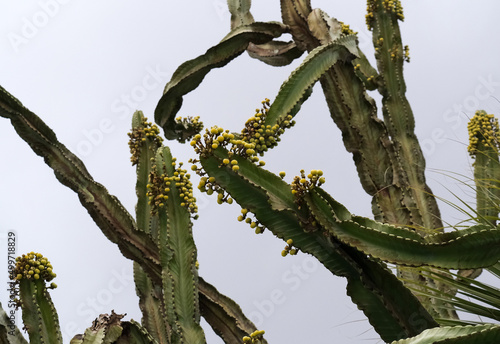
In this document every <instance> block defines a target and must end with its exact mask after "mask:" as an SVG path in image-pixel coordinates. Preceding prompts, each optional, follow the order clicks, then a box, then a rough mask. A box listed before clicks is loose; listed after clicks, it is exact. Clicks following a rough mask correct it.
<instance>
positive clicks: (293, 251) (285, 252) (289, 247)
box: [281, 239, 299, 257]
mask: <svg viewBox="0 0 500 344" xmlns="http://www.w3.org/2000/svg"><path fill="white" fill-rule="evenodd" d="M292 245H293V240H292V239H288V240H287V241H286V246H285V249H284V250H283V251H281V256H283V257H286V256H287V255H288V254H290V255H292V256H294V255H296V254H297V252H298V251H299V250H298V249H297V248H293V246H292Z"/></svg>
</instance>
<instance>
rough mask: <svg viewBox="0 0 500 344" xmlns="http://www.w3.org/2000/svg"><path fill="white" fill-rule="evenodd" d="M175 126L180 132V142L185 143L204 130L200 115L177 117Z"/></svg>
mask: <svg viewBox="0 0 500 344" xmlns="http://www.w3.org/2000/svg"><path fill="white" fill-rule="evenodd" d="M175 127H176V129H177V130H178V132H179V137H178V138H177V139H178V140H179V142H181V143H184V142H186V141H187V140H190V139H192V138H193V136H195V135H196V134H199V133H200V132H201V131H202V130H203V122H202V121H200V116H196V117H191V116H188V117H184V118H182V117H177V118H176V119H175Z"/></svg>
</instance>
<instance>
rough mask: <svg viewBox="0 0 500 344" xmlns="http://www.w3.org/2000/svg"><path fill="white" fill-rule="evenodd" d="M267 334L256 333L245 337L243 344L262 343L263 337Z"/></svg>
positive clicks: (259, 331)
mask: <svg viewBox="0 0 500 344" xmlns="http://www.w3.org/2000/svg"><path fill="white" fill-rule="evenodd" d="M264 333H266V331H264V330H257V331H254V332H253V333H252V334H250V336H245V337H243V343H248V344H259V343H261V339H262V336H263V335H264Z"/></svg>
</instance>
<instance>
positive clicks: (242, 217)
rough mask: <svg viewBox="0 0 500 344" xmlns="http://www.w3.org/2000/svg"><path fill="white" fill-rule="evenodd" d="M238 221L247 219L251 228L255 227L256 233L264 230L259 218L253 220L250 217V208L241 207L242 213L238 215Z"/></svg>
mask: <svg viewBox="0 0 500 344" xmlns="http://www.w3.org/2000/svg"><path fill="white" fill-rule="evenodd" d="M238 221H240V222H242V221H245V222H246V223H248V224H249V225H250V228H252V229H255V234H262V233H263V232H264V229H265V228H264V226H262V225H261V224H260V222H259V221H257V220H252V219H251V218H249V217H248V209H245V208H243V209H241V215H240V216H238Z"/></svg>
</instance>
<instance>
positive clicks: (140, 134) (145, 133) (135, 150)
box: [128, 117, 163, 166]
mask: <svg viewBox="0 0 500 344" xmlns="http://www.w3.org/2000/svg"><path fill="white" fill-rule="evenodd" d="M147 120H148V119H147V118H146V117H144V121H143V123H142V127H140V128H134V129H132V132H130V133H128V137H129V138H130V140H129V142H128V146H129V148H130V153H131V154H132V156H131V158H130V161H131V162H132V166H134V165H136V164H137V163H138V162H139V154H140V151H141V149H142V147H143V145H144V143H145V142H146V140H150V141H152V142H154V143H156V144H155V145H153V147H154V149H157V148H158V147H160V146H161V145H162V143H163V139H162V138H161V137H160V135H159V134H160V129H159V128H158V126H156V124H152V123H151V122H148V121H147Z"/></svg>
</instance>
